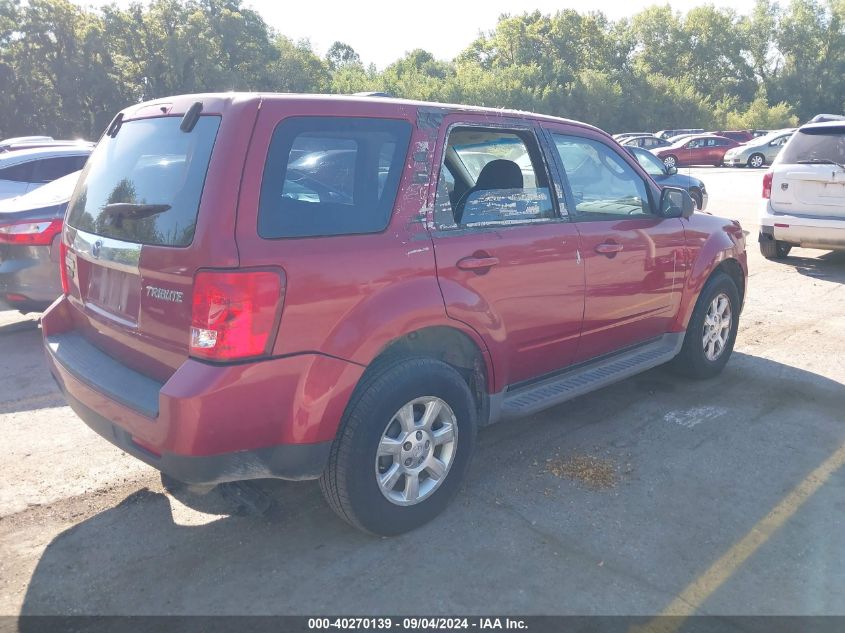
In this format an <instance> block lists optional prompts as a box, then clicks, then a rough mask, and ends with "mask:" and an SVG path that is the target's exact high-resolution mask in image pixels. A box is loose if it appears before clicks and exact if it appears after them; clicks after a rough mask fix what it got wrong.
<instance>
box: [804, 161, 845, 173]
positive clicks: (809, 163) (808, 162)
mask: <svg viewBox="0 0 845 633" xmlns="http://www.w3.org/2000/svg"><path fill="white" fill-rule="evenodd" d="M797 162H798V164H799V165H836V166H837V167H839V169H841V170H842V171H845V165H843V164H842V163H837V162H836V161H835V160H830V159H828V158H808V159H806V160H799V161H797Z"/></svg>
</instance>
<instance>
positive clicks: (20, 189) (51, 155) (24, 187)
mask: <svg viewBox="0 0 845 633" xmlns="http://www.w3.org/2000/svg"><path fill="white" fill-rule="evenodd" d="M92 149H93V148H92V147H88V146H76V145H75V146H72V147H42V148H38V149H22V150H19V151H16V152H7V153H4V154H0V200H4V199H6V198H14V197H15V196H19V195H21V194H24V193H27V192H29V191H32V190H33V189H37V188H38V187H40V186H42V185H44V184H46V183H48V182H52V181H54V180H56V179H57V178H61V177H62V176H67V175H68V174H70V173H73V172H75V171H79V170H80V169H82V166H83V165H84V164H85V161H86V160H88V156H89V155H90V154H91V150H92Z"/></svg>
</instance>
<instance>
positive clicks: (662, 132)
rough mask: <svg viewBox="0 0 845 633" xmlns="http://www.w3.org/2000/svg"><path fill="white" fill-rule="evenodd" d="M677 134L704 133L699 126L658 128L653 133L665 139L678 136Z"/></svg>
mask: <svg viewBox="0 0 845 633" xmlns="http://www.w3.org/2000/svg"><path fill="white" fill-rule="evenodd" d="M679 134H704V130H703V129H701V128H683V129H679V130H660V131H659V132H655V133H654V135H655V136H656V137H657V138H665V139H669V138H671V137H673V136H678V135H679Z"/></svg>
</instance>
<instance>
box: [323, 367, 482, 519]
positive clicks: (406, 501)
mask: <svg viewBox="0 0 845 633" xmlns="http://www.w3.org/2000/svg"><path fill="white" fill-rule="evenodd" d="M475 433H476V408H475V402H474V400H473V397H472V393H471V392H470V390H469V387H468V386H467V384H466V382H465V381H464V379H463V378H462V377H461V375H460V374H459V373H458V372H457V371H456V370H455V369H453V368H452V367H451V366H449V365H447V364H445V363H442V362H440V361H437V360H434V359H429V358H412V359H405V360H400V361H396V362H394V363H391V364H389V365H387V366H384V367H382V368H381V370H379V371H377V372H376V373H375V374H374V375H373V376H371V377H369V378H366V379H365V382H364V383H362V385H361V386H360V387H359V389H358V390H357V391H356V394H355V395H354V396H353V398H352V401H351V402H350V404H349V407H348V408H347V411H346V413H345V415H344V420H343V423H342V427H341V430H340V431H339V433H338V437H337V439H336V440H335V442H334V445H333V446H332V451H331V455H330V457H329V463H328V465H327V467H326V471H325V472H324V473H323V476H322V477H321V478H320V487H321V488H322V491H323V495H324V496H325V497H326V500H327V501H328V503H329V505H330V506H331V507H332V509H333V510H334V511H335V512H336V513H337V514H338V515H339V516H340V517H341V518H343V519H344V520H345V521H347V522H348V523H350V524H351V525H353V526H354V527H357V528H359V529H362V530H365V531H367V532H371V533H373V534H378V535H381V536H393V535H396V534H401V533H403V532H407V531H409V530H413V529H415V528H417V527H419V526H421V525H423V524H424V523H426V522H428V521H430V520H431V519H433V518H434V517H436V516H437V515H438V514H440V512H442V511H443V509H444V508H445V507H446V506H447V505H448V503H449V502H450V501H451V499H452V498H453V497H454V496H455V494H456V493H457V491H458V488H459V487H460V484H461V481H462V480H463V478H464V475H465V474H466V470H467V468H468V466H469V460H470V456H471V454H472V451H473V447H474V445H475Z"/></svg>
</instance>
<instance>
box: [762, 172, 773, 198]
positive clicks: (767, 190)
mask: <svg viewBox="0 0 845 633" xmlns="http://www.w3.org/2000/svg"><path fill="white" fill-rule="evenodd" d="M773 177H774V173H773V172H770V171H767V172H766V173H765V174H763V197H764V198H765V199H767V200H768V199H769V198H771V197H772V178H773Z"/></svg>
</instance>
